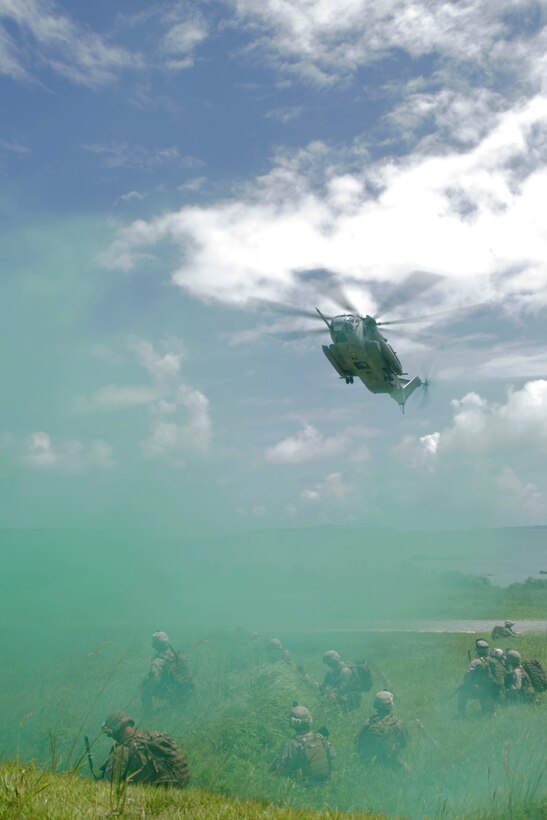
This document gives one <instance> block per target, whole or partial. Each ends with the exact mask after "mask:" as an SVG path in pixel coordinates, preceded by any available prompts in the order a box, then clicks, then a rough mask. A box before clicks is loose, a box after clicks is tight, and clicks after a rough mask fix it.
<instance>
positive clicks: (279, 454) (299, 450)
mask: <svg viewBox="0 0 547 820" xmlns="http://www.w3.org/2000/svg"><path fill="white" fill-rule="evenodd" d="M347 444H348V441H347V437H346V436H345V435H335V436H332V437H331V438H326V437H325V436H323V435H322V434H321V433H320V432H319V430H318V429H317V428H316V427H314V426H313V425H312V424H305V425H304V426H303V427H302V429H301V430H300V431H299V432H298V433H297V434H296V436H289V437H288V438H286V439H283V441H279V442H278V443H277V444H274V445H273V446H272V447H268V448H267V449H266V453H265V455H266V458H267V459H268V461H271V462H273V463H274V464H303V463H305V462H307V461H320V460H322V459H325V458H333V457H334V456H337V455H339V454H340V453H341V452H342V451H343V450H345V449H346V447H347Z"/></svg>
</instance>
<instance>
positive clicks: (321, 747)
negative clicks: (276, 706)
mask: <svg viewBox="0 0 547 820" xmlns="http://www.w3.org/2000/svg"><path fill="white" fill-rule="evenodd" d="M312 722H313V720H312V716H311V714H310V712H309V711H308V710H307V709H306V708H305V706H296V707H294V708H293V709H292V711H291V725H292V727H293V728H294V729H295V730H296V737H294V738H292V739H291V740H289V741H288V742H287V743H286V745H285V748H284V749H283V751H282V752H281V754H280V755H279V757H278V758H276V760H275V761H274V762H273V763H272V766H271V769H272V771H274V772H276V774H282V775H286V776H288V777H294V778H303V779H305V780H308V781H315V782H321V781H324V780H328V778H329V777H330V775H331V772H332V767H333V761H334V758H335V755H336V752H335V750H334V747H333V745H332V744H331V743H330V742H329V741H328V740H327V738H326V737H325V735H324V734H322V733H321V732H314V731H312V728H311V727H312Z"/></svg>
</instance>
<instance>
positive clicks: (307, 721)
mask: <svg viewBox="0 0 547 820" xmlns="http://www.w3.org/2000/svg"><path fill="white" fill-rule="evenodd" d="M312 723H313V717H312V714H311V712H310V711H309V709H306V707H305V706H293V708H292V709H291V726H292V727H293V729H296V731H297V732H298V731H308V730H309V729H311V726H312Z"/></svg>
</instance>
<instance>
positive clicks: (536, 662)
mask: <svg viewBox="0 0 547 820" xmlns="http://www.w3.org/2000/svg"><path fill="white" fill-rule="evenodd" d="M522 667H523V669H524V671H525V672H526V673H527V675H528V677H529V678H530V682H531V684H532V686H533V687H534V690H535V691H536V692H545V691H546V690H547V670H546V669H545V667H544V665H543V664H542V662H541V661H540V659H539V658H530V659H528V660H526V661H523V662H522Z"/></svg>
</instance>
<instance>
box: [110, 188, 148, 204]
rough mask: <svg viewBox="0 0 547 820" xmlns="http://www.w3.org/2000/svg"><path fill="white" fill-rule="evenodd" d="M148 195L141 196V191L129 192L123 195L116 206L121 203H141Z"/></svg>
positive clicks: (117, 200)
mask: <svg viewBox="0 0 547 820" xmlns="http://www.w3.org/2000/svg"><path fill="white" fill-rule="evenodd" d="M145 197H146V194H141V193H139V191H128V192H127V193H126V194H121V195H120V196H119V197H117V199H116V200H115V202H114V205H117V204H118V203H119V202H134V201H137V202H139V201H140V200H142V199H144V198H145Z"/></svg>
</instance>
